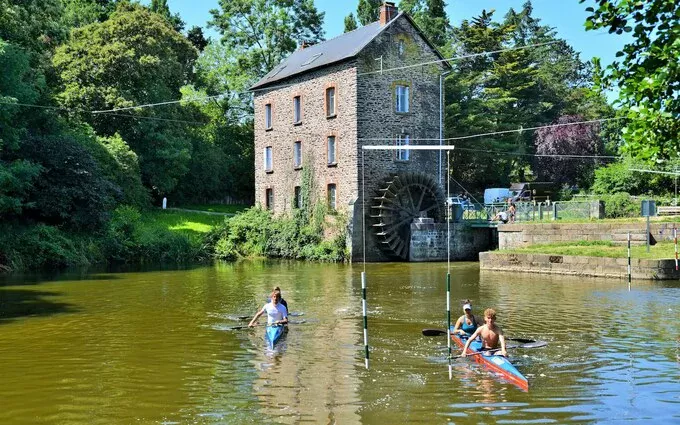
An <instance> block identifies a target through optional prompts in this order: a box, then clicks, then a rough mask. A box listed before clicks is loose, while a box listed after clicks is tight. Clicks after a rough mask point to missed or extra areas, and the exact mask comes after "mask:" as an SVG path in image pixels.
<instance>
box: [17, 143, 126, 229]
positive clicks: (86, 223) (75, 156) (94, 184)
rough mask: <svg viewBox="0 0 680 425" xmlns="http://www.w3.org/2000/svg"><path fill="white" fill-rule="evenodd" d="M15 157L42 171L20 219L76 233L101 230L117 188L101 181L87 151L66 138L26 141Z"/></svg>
mask: <svg viewBox="0 0 680 425" xmlns="http://www.w3.org/2000/svg"><path fill="white" fill-rule="evenodd" d="M19 154H20V155H21V157H22V158H25V159H27V160H30V161H31V162H33V163H35V164H39V165H40V166H41V167H42V168H43V170H44V171H43V172H42V173H41V175H40V178H39V179H38V180H37V181H36V182H35V183H34V184H33V185H32V187H31V189H30V191H29V193H28V196H27V204H26V206H24V210H23V218H24V219H33V220H37V221H40V222H44V223H47V224H55V225H61V224H64V225H67V226H69V227H70V228H72V229H76V230H96V229H100V228H101V227H102V225H103V224H104V223H105V222H106V220H107V219H108V213H109V211H111V210H112V209H113V207H114V206H115V202H116V199H117V198H118V196H119V188H117V187H116V186H115V185H113V184H112V183H110V182H109V181H107V180H106V179H104V177H103V176H102V174H101V170H100V169H99V166H98V164H97V162H96V161H95V160H94V158H93V157H92V155H91V154H90V153H89V152H88V151H87V149H85V148H84V147H83V146H81V145H80V143H78V142H77V141H75V140H74V139H71V138H69V137H64V136H56V137H54V136H44V137H30V138H28V139H26V140H25V141H24V142H23V143H22V144H21V148H20V150H19Z"/></svg>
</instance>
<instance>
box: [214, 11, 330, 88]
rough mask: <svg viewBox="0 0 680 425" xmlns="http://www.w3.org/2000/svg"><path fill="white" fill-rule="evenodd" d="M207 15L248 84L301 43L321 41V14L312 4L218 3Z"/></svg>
mask: <svg viewBox="0 0 680 425" xmlns="http://www.w3.org/2000/svg"><path fill="white" fill-rule="evenodd" d="M219 6H220V9H213V10H211V11H210V13H211V14H212V16H213V20H212V21H211V22H210V25H211V26H214V27H215V28H217V30H218V31H219V32H220V34H221V35H222V40H221V41H222V44H224V45H225V46H227V47H228V48H229V51H230V52H231V53H232V54H233V60H234V61H235V62H236V63H238V64H239V66H240V68H241V69H242V71H243V73H244V74H248V75H250V76H251V81H252V82H254V81H255V80H257V79H259V78H261V77H262V76H264V75H265V74H266V73H267V72H269V71H270V70H271V69H272V68H274V66H276V65H277V64H278V63H279V62H281V61H282V60H283V59H285V58H286V57H287V56H288V55H289V54H290V53H292V52H293V51H295V49H297V46H298V45H299V44H300V43H302V42H303V41H310V42H313V43H314V42H318V41H321V40H322V39H323V28H322V24H323V16H324V14H323V13H319V12H318V11H317V9H316V7H315V6H314V2H313V1H312V0H220V1H219Z"/></svg>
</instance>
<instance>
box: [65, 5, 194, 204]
mask: <svg viewBox="0 0 680 425" xmlns="http://www.w3.org/2000/svg"><path fill="white" fill-rule="evenodd" d="M195 58H196V50H195V49H194V48H193V46H191V44H190V43H189V42H188V41H187V40H186V39H185V38H184V37H182V36H181V34H179V33H177V32H176V31H175V30H174V29H173V28H171V27H170V26H169V25H168V23H167V22H166V21H165V19H164V18H162V17H161V16H159V15H158V14H156V13H152V12H150V11H149V10H148V9H146V8H144V7H141V6H139V5H131V4H125V3H122V4H120V5H119V6H118V9H117V10H116V12H114V13H113V14H112V15H111V17H110V18H109V19H108V20H107V21H105V22H102V23H95V24H91V25H88V26H86V27H83V28H79V29H75V30H74V31H73V32H72V36H71V40H70V41H69V42H68V43H67V44H65V45H63V46H61V47H59V49H57V52H56V53H55V56H54V65H55V67H56V69H57V71H58V73H59V76H60V77H61V82H62V88H61V91H60V93H59V94H58V96H57V98H58V101H59V102H60V103H61V105H62V106H64V107H66V108H68V109H70V110H71V111H72V115H73V117H74V118H77V119H80V120H82V121H85V122H88V123H89V124H90V125H92V127H93V128H94V129H95V131H96V132H97V133H98V134H100V135H102V136H104V137H111V136H113V135H115V134H116V133H119V134H120V136H121V137H122V138H123V140H125V141H126V142H127V143H128V144H129V146H130V148H131V149H132V150H133V151H134V152H135V153H136V154H137V155H138V157H139V160H140V167H141V172H142V178H143V181H144V183H145V185H146V186H147V187H149V188H151V189H152V190H153V191H154V193H155V194H157V195H161V194H164V193H169V192H170V191H171V190H172V189H173V187H174V186H175V184H176V183H177V180H178V179H179V178H180V177H181V176H182V175H183V174H184V173H185V172H186V170H187V164H188V161H189V159H190V155H191V144H190V143H189V142H188V141H187V140H186V132H187V130H186V127H187V125H188V124H187V123H184V122H182V121H186V120H185V118H186V117H185V113H186V112H185V110H184V109H183V108H182V106H181V105H178V104H175V103H173V104H165V105H162V106H159V107H154V108H140V109H126V110H125V111H121V112H116V113H98V114H91V113H80V112H78V111H93V110H111V109H113V108H129V107H131V106H135V105H146V104H155V103H163V102H167V101H168V100H171V99H177V98H178V97H179V96H180V88H181V87H182V85H183V84H184V83H185V82H187V81H189V80H190V79H191V75H192V67H193V63H194V60H195Z"/></svg>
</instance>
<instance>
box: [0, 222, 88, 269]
mask: <svg viewBox="0 0 680 425" xmlns="http://www.w3.org/2000/svg"><path fill="white" fill-rule="evenodd" d="M0 230H2V231H0V271H1V270H7V271H11V270H14V271H19V270H40V269H52V270H54V269H63V268H66V267H70V266H83V265H87V264H88V263H89V261H88V259H87V257H86V256H85V255H84V254H83V252H82V250H81V249H79V246H78V244H77V243H75V242H74V241H73V240H72V239H71V238H69V237H68V236H67V235H66V234H65V233H64V232H63V231H62V230H60V229H58V228H57V227H52V226H46V225H43V224H38V225H36V226H31V227H24V226H16V225H13V226H12V225H8V224H3V225H2V226H1V228H0Z"/></svg>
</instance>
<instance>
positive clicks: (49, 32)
mask: <svg viewBox="0 0 680 425" xmlns="http://www.w3.org/2000/svg"><path fill="white" fill-rule="evenodd" d="M61 14H62V5H61V0H0V39H2V40H5V41H8V42H10V43H13V44H15V45H17V46H21V47H23V48H25V49H26V50H27V51H28V52H31V53H35V54H36V55H40V54H43V53H45V52H47V51H49V50H51V49H52V48H54V46H56V45H58V44H59V43H61V42H63V41H64V40H66V38H67V37H68V29H67V28H66V27H65V26H64V25H62V24H61V22H60V20H61Z"/></svg>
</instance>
